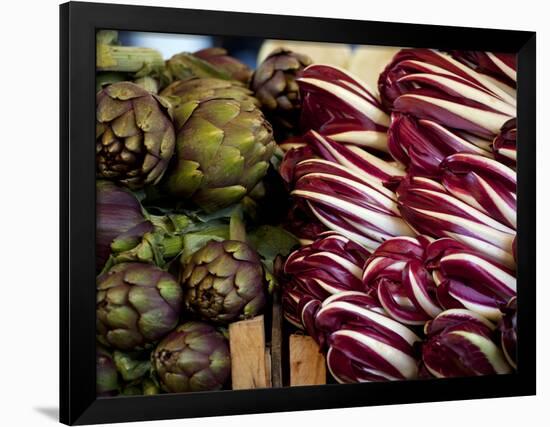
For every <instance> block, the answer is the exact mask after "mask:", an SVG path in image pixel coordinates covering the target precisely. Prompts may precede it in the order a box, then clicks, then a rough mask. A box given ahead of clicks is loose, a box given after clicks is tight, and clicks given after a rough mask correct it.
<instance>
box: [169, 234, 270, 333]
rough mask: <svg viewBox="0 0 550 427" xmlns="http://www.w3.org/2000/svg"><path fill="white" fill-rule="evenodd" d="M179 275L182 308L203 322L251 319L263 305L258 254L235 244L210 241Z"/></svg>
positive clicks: (264, 291) (260, 265)
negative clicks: (183, 306) (181, 289)
mask: <svg viewBox="0 0 550 427" xmlns="http://www.w3.org/2000/svg"><path fill="white" fill-rule="evenodd" d="M182 261H184V262H185V261H187V262H186V264H185V267H184V268H183V271H182V273H181V277H180V281H181V284H182V287H183V293H184V296H183V299H184V304H185V307H186V308H187V309H188V310H190V311H191V312H193V313H195V314H197V315H198V316H200V317H201V318H203V319H205V320H210V321H213V322H216V323H228V322H231V321H233V320H238V319H246V318H250V317H253V316H255V315H256V314H258V313H259V312H260V310H261V309H262V308H263V307H264V305H265V302H266V284H265V279H264V271H263V267H262V263H261V260H260V257H259V256H258V253H257V252H256V251H255V250H254V249H252V248H251V247H250V246H249V245H248V244H246V243H244V242H242V241H238V240H225V241H223V242H217V241H210V242H209V243H207V244H206V245H205V246H203V247H202V248H201V249H199V250H198V251H197V252H195V253H194V254H193V255H192V256H191V258H190V259H189V260H182Z"/></svg>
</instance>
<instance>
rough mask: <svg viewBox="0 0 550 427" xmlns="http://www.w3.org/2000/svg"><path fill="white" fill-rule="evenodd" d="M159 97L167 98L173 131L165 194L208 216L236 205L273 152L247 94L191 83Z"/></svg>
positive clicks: (214, 82) (229, 85) (230, 86)
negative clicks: (173, 153)
mask: <svg viewBox="0 0 550 427" xmlns="http://www.w3.org/2000/svg"><path fill="white" fill-rule="evenodd" d="M162 96H165V97H169V98H168V99H169V102H170V103H171V112H172V115H173V117H174V121H175V123H176V127H177V138H176V156H175V161H174V162H173V164H172V166H171V168H170V170H169V171H168V173H167V177H166V180H165V189H166V190H167V191H168V192H169V193H170V194H172V195H174V196H178V197H183V198H190V199H191V200H192V201H193V202H194V203H195V204H196V205H198V206H199V207H200V208H202V209H204V210H205V211H207V212H214V211H217V210H219V209H222V208H225V207H227V206H230V205H232V204H234V203H237V202H239V201H240V200H241V199H242V198H243V197H244V196H245V195H246V194H247V193H249V192H250V191H252V189H253V188H254V187H255V186H256V184H257V183H258V182H259V181H261V179H262V178H263V177H264V176H265V174H266V172H267V169H268V167H269V159H270V158H271V155H272V153H273V150H274V148H275V141H274V140H273V130H272V128H271V125H270V124H269V122H268V121H267V120H265V118H264V116H263V114H262V112H261V111H260V110H259V108H258V107H257V101H256V100H255V99H254V98H253V97H252V96H251V92H250V91H249V90H248V89H246V88H244V87H243V86H241V85H239V84H237V83H234V82H228V81H223V80H218V79H190V80H187V81H179V82H175V83H173V84H172V85H170V86H169V87H167V88H166V89H165V90H164V91H163V92H162Z"/></svg>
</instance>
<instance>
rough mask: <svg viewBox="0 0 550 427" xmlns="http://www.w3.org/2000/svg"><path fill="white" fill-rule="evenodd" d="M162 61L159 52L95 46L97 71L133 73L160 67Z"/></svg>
mask: <svg viewBox="0 0 550 427" xmlns="http://www.w3.org/2000/svg"><path fill="white" fill-rule="evenodd" d="M163 65H164V61H163V59H162V55H161V54H160V52H159V51H157V50H155V49H150V48H146V47H132V46H113V45H107V44H98V45H97V56H96V69H97V71H123V72H127V73H135V72H137V71H139V70H141V69H142V68H143V67H145V66H148V67H151V68H156V67H159V68H160V67H162V66H163Z"/></svg>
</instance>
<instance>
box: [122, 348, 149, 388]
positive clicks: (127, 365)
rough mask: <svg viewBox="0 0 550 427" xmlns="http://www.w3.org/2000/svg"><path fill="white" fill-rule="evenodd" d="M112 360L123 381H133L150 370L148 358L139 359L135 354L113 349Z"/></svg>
mask: <svg viewBox="0 0 550 427" xmlns="http://www.w3.org/2000/svg"><path fill="white" fill-rule="evenodd" d="M113 360H114V361H115V366H116V368H117V371H118V372H119V373H120V375H121V376H122V378H123V379H124V381H134V380H137V379H139V378H141V377H143V376H144V375H145V374H147V373H148V372H149V371H150V370H151V362H150V361H149V359H145V360H141V358H139V356H138V355H137V354H134V353H123V352H121V351H115V352H114V353H113Z"/></svg>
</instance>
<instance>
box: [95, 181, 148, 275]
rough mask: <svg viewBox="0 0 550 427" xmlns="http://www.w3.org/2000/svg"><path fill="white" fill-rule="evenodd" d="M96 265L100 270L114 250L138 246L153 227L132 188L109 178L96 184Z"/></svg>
mask: <svg viewBox="0 0 550 427" xmlns="http://www.w3.org/2000/svg"><path fill="white" fill-rule="evenodd" d="M96 192H97V198H96V200H97V203H96V214H97V216H96V232H97V238H96V268H97V270H98V271H100V270H101V269H102V268H103V267H104V266H105V262H106V261H107V260H108V259H109V255H110V253H111V251H112V250H114V251H115V252H119V251H124V250H128V249H129V248H133V247H135V245H136V244H137V242H138V241H139V239H140V237H141V233H146V232H148V231H150V230H151V229H152V226H151V224H150V222H149V221H147V219H146V218H145V214H144V212H143V209H142V207H141V204H140V203H139V200H138V199H137V198H136V197H135V196H134V194H132V193H131V192H130V191H128V190H126V189H123V188H120V187H118V186H117V185H115V184H114V183H112V182H109V181H98V182H97V183H96Z"/></svg>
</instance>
